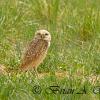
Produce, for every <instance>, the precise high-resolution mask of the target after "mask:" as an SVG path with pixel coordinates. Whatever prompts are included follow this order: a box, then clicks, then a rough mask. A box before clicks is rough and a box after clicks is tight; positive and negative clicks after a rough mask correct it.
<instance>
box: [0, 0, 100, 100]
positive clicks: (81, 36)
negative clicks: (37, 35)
mask: <svg viewBox="0 0 100 100" xmlns="http://www.w3.org/2000/svg"><path fill="white" fill-rule="evenodd" d="M99 2H100V1H99V0H0V64H3V65H5V66H6V67H10V68H13V69H16V68H18V66H19V64H20V59H21V55H22V53H23V51H24V48H25V46H26V44H27V43H28V42H29V41H30V40H32V38H33V37H34V32H35V31H36V30H38V29H46V30H48V31H49V32H50V33H51V35H52V41H51V46H50V49H49V51H48V55H47V57H46V59H45V61H44V62H43V63H42V64H41V65H40V66H39V68H38V72H39V73H50V75H45V76H44V77H42V78H40V79H36V78H35V76H34V75H33V74H32V73H22V74H14V75H8V76H2V75H1V76H0V100H41V98H43V100H99V99H100V92H99V93H97V94H94V93H93V88H94V86H100V81H99V80H95V84H93V82H90V80H89V79H88V78H89V77H90V76H91V75H92V76H94V77H95V76H98V77H99V78H100V6H99ZM58 71H60V72H62V73H64V72H66V73H68V75H67V76H65V77H63V78H60V77H57V76H56V75H55V72H58ZM90 78H91V79H92V77H90ZM34 85H40V86H41V88H42V92H41V93H40V94H34V93H33V92H32V89H33V87H34ZM52 85H59V86H60V87H61V88H63V89H65V88H75V89H76V90H77V91H80V90H81V89H82V88H83V87H84V86H85V87H86V90H87V94H76V93H77V91H75V93H74V94H59V93H57V94H53V93H51V94H46V93H45V89H46V88H48V87H50V86H52Z"/></svg>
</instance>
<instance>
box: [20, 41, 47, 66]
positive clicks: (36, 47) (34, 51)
mask: <svg viewBox="0 0 100 100" xmlns="http://www.w3.org/2000/svg"><path fill="white" fill-rule="evenodd" d="M45 47H46V44H45V43H44V41H43V40H37V39H34V40H33V41H32V42H31V43H30V44H29V46H28V48H27V50H26V52H25V54H24V57H23V60H22V64H21V67H27V66H29V65H30V64H31V63H33V64H34V62H35V61H36V60H37V59H38V56H39V55H40V54H41V52H43V50H44V49H45ZM33 67H34V65H33Z"/></svg>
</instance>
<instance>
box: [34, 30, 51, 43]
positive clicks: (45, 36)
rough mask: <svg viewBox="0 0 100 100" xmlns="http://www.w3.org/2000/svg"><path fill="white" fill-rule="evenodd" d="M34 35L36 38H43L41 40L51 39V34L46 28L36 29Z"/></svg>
mask: <svg viewBox="0 0 100 100" xmlns="http://www.w3.org/2000/svg"><path fill="white" fill-rule="evenodd" d="M35 37H36V38H37V39H43V40H46V41H48V42H50V41H51V35H50V33H49V32H48V31H47V30H38V31H36V33H35Z"/></svg>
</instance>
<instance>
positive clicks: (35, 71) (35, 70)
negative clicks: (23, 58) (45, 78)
mask: <svg viewBox="0 0 100 100" xmlns="http://www.w3.org/2000/svg"><path fill="white" fill-rule="evenodd" d="M33 69H34V73H35V76H36V78H38V77H39V75H38V72H37V68H36V67H34V68H33Z"/></svg>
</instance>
